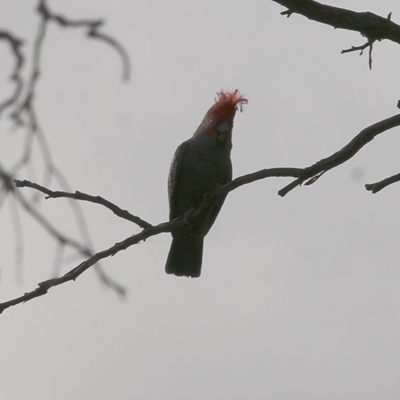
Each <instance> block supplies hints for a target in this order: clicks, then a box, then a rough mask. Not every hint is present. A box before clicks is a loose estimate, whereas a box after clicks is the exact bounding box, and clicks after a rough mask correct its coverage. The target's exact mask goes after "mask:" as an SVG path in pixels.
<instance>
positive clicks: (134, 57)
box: [0, 0, 400, 400]
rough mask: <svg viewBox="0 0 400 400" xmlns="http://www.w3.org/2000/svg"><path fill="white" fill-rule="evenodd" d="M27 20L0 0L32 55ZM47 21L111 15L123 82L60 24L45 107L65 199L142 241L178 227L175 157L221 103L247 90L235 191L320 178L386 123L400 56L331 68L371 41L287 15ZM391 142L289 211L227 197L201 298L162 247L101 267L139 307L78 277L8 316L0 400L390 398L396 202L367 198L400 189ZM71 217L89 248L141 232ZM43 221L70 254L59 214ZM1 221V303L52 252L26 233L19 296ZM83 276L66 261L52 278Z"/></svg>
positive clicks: (384, 52)
mask: <svg viewBox="0 0 400 400" xmlns="http://www.w3.org/2000/svg"><path fill="white" fill-rule="evenodd" d="M329 4H331V5H337V6H342V7H348V8H351V9H354V10H356V11H371V12H374V13H377V14H380V15H383V16H386V15H387V14H388V13H389V12H392V13H393V14H392V19H393V20H394V21H395V22H399V21H400V3H399V2H398V0H385V1H377V0H375V1H373V0H364V1H355V0H354V1H349V0H347V1H330V2H329ZM35 5H36V2H35V1H27V0H24V1H21V0H17V1H15V0H0V27H1V28H6V29H10V30H12V31H13V32H14V33H15V34H16V35H18V36H19V37H23V38H26V39H27V41H26V43H25V47H24V49H25V50H26V51H27V52H28V54H29V51H30V49H31V47H30V46H31V44H32V38H33V37H34V35H35V33H36V30H37V23H38V18H37V16H36V15H35V13H34V8H35ZM49 5H50V7H51V8H52V9H53V10H54V11H57V12H59V13H61V14H65V15H66V16H69V17H71V18H104V19H105V20H106V22H107V23H106V25H105V27H104V31H105V32H107V33H109V34H112V35H113V36H114V37H115V38H117V39H118V40H119V41H120V42H121V43H122V44H123V45H124V46H125V48H126V49H127V51H128V53H129V55H130V58H131V62H132V76H131V80H130V82H129V83H123V82H122V81H121V79H120V78H121V63H120V59H119V58H118V56H117V54H116V53H115V52H114V50H113V49H111V48H110V47H108V46H106V45H105V44H103V43H102V42H100V41H97V40H89V39H86V38H85V37H84V35H83V32H82V31H81V30H71V29H60V28H59V27H56V26H54V25H51V26H50V29H49V30H48V33H47V36H46V42H45V45H44V48H43V59H42V76H41V78H40V83H39V84H38V87H37V95H36V107H37V112H38V115H39V118H40V122H41V125H42V128H43V130H44V132H45V133H46V135H47V139H48V141H49V145H50V148H51V151H52V155H53V157H54V159H55V160H56V163H57V165H58V166H59V167H60V168H61V169H62V170H63V172H64V173H65V175H66V177H67V178H68V181H69V183H70V185H71V187H72V188H73V190H80V191H83V192H87V193H90V194H94V195H101V196H103V197H105V198H107V199H109V200H110V201H113V202H115V203H117V204H118V205H120V206H121V207H122V208H126V209H128V210H129V211H131V212H132V213H133V214H136V215H139V216H141V217H142V218H144V219H146V220H148V221H149V222H151V223H153V224H157V223H160V222H163V221H166V220H167V218H168V203H167V188H166V181H167V175H168V169H169V164H170V161H171V159H172V156H173V153H174V151H175V149H176V147H177V146H178V145H179V144H180V143H181V142H182V141H184V140H186V139H187V138H188V137H190V136H191V135H192V134H193V132H194V130H195V129H196V128H197V126H198V124H199V123H200V121H201V119H202V117H203V115H204V113H205V112H206V111H207V109H208V108H209V107H210V106H211V105H212V103H213V101H214V96H215V93H216V91H218V90H219V89H221V88H224V89H235V88H238V89H239V90H241V91H242V92H244V93H246V95H247V97H248V99H249V104H248V106H246V107H245V111H244V112H243V113H238V114H237V115H236V120H235V128H234V133H233V152H232V161H233V167H234V176H240V175H243V174H246V173H250V172H254V171H256V170H259V169H262V168H268V167H278V166H288V167H289V166H293V167H303V166H307V165H311V164H313V163H314V162H316V161H317V160H319V159H321V158H323V157H326V156H328V155H330V154H332V153H334V152H335V151H337V150H339V149H340V148H341V147H343V146H344V145H345V144H346V143H347V142H349V141H350V140H351V139H352V138H353V137H354V136H355V135H356V134H358V133H359V132H360V131H361V130H362V129H363V128H365V127H367V126H368V125H370V124H372V123H375V122H377V121H380V120H382V119H384V118H387V117H390V116H392V115H394V114H396V113H397V111H398V110H397V109H396V103H397V101H398V99H399V84H398V81H397V80H396V78H397V77H398V70H399V65H400V51H399V48H398V46H397V45H396V44H393V43H390V42H382V43H376V44H375V45H374V52H373V69H372V71H370V70H369V69H368V58H367V55H366V54H365V55H364V56H362V57H359V56H358V54H355V53H351V54H347V55H341V54H340V51H341V50H342V49H345V48H349V47H351V46H352V45H361V44H363V43H364V40H365V38H362V37H361V36H360V35H359V34H357V33H354V32H347V31H341V30H334V29H332V28H330V27H327V26H323V25H320V24H317V23H314V22H311V21H309V20H307V19H306V18H304V17H301V16H298V15H293V16H292V17H291V18H289V19H287V18H285V17H283V16H281V15H280V12H281V11H283V10H284V8H282V7H280V6H279V5H277V4H276V3H274V2H272V1H265V0H248V1H246V2H244V1H239V0H229V1H228V0H217V1H215V0H213V1H211V0H202V1H179V0H171V1H161V0H154V1H153V0H136V1H134V2H128V1H122V0H118V1H117V0H115V1H101V0H96V1H94V0H92V1H89V0H85V1H68V2H66V1H49ZM0 59H1V60H2V61H1V62H0V74H1V75H0V76H1V80H0V93H2V98H3V97H4V93H9V91H10V90H11V89H12V87H13V86H12V83H11V82H9V81H7V80H6V79H7V77H8V76H9V73H10V68H11V66H12V59H11V58H10V53H9V49H8V47H7V46H6V45H5V44H4V43H0ZM28 71H29V70H27V71H26V72H28ZM0 124H1V125H0V128H1V141H2V148H1V149H0V155H1V157H2V160H1V161H2V163H4V164H6V163H7V162H8V163H10V162H11V161H12V158H13V157H16V156H17V155H18V154H19V153H18V150H17V149H19V148H20V147H18V146H19V145H20V143H21V137H20V136H19V135H18V134H15V133H14V134H13V133H12V132H11V133H10V130H9V126H10V123H9V121H8V120H7V119H6V118H2V119H1V121H0ZM398 133H399V130H398V129H394V130H392V131H388V132H386V133H384V134H383V135H381V136H379V137H378V138H377V139H376V140H374V141H373V142H372V143H370V144H369V145H368V146H367V147H366V148H365V149H363V150H362V151H361V152H360V153H359V154H358V155H357V156H356V157H354V158H353V159H352V160H351V161H349V162H348V163H346V164H345V165H343V166H341V167H340V168H337V169H335V170H333V171H331V172H329V173H327V174H325V175H324V176H323V177H322V178H321V179H320V180H319V181H318V182H317V183H315V184H314V185H312V186H309V187H300V188H297V189H296V190H294V191H293V192H291V193H289V194H288V195H287V196H286V197H285V198H280V197H279V196H278V195H277V191H278V190H279V189H280V188H282V187H283V186H285V185H286V184H287V183H289V182H290V180H287V179H268V180H263V181H259V182H257V183H255V184H252V185H248V186H244V187H242V188H240V189H238V190H235V191H234V192H232V193H231V194H230V195H229V196H228V198H227V201H226V203H225V205H224V208H223V209H222V211H221V213H220V216H219V217H218V220H217V222H216V224H215V226H214V227H213V228H212V230H211V232H210V234H209V235H208V236H207V238H206V241H205V251H204V261H203V271H202V276H201V278H200V279H186V278H177V277H173V276H168V275H166V274H165V273H164V264H165V260H166V256H167V253H168V249H169V245H170V242H171V239H170V235H167V234H163V235H159V236H156V237H153V238H150V239H149V240H147V241H146V242H145V243H142V244H140V245H138V246H135V247H131V248H130V249H129V250H127V251H125V252H121V253H119V254H118V255H116V256H115V257H113V258H111V259H107V260H106V261H105V262H104V263H103V267H104V268H106V270H107V272H108V273H109V274H110V275H111V276H112V277H113V278H115V279H116V280H118V281H119V282H121V283H123V284H124V285H125V286H126V287H128V288H129V295H128V297H127V299H126V300H125V301H120V300H119V299H118V298H117V296H116V295H115V294H114V293H113V292H112V291H110V290H107V289H105V288H104V287H103V286H102V285H101V284H100V283H99V281H98V279H97V278H96V275H95V274H94V273H93V271H89V272H87V273H85V274H84V275H82V276H81V277H80V278H79V279H78V280H77V281H76V282H74V283H68V284H65V285H62V286H59V287H57V288H54V289H52V290H51V291H50V292H49V293H48V294H47V295H46V296H43V297H41V298H39V299H36V300H33V301H31V302H28V303H26V304H24V305H19V306H17V307H13V308H10V309H8V310H6V311H5V312H4V314H2V315H1V318H0V332H1V341H0V358H1V362H0V387H1V397H2V398H4V399H7V400H8V399H9V400H14V399H15V400H17V399H22V398H30V399H42V400H47V399H49V400H50V399H75V400H92V399H93V400H94V399H96V400H102V399H104V400H106V399H115V400H120V399H121V400H125V399H141V400H147V399H148V400H153V399H154V400H158V399H160V400H161V399H164V400H180V399H182V400H184V399H191V400H197V399H198V400H200V399H210V400H217V399H218V400H220V399H230V400H236V399H237V400H241V399H271V400H274V399H276V400H281V399H282V400H283V399H284V400H299V399H300V400H303V399H304V400H319V399H324V400H336V399H363V400H366V399H370V400H374V399H380V400H382V399H390V400H392V399H398V398H400V380H399V371H400V361H399V360H400V345H399V337H400V318H399V308H400V295H399V285H400V268H399V254H398V249H399V246H398V238H399V234H400V213H399V201H398V198H399V195H400V185H393V186H392V187H389V188H388V189H386V190H384V191H382V192H381V193H380V194H377V195H372V194H370V193H369V192H367V191H366V190H365V189H364V184H365V183H372V182H375V181H378V180H380V179H383V178H385V177H387V176H390V175H393V174H395V173H398V172H400V164H399V162H398V159H399V157H398V148H399V145H400V139H399V137H398ZM37 163H38V164H40V163H39V159H37ZM38 170H40V166H38ZM20 178H26V176H22V175H21V176H20ZM25 190H28V189H25ZM24 193H26V192H24ZM82 206H83V209H84V211H85V213H86V216H87V222H88V225H89V228H90V231H91V233H92V238H93V241H94V244H95V247H96V249H97V250H103V249H105V248H108V247H110V246H111V245H113V244H114V243H115V242H117V241H121V240H123V239H125V238H126V237H127V236H129V235H131V234H132V233H134V232H136V231H137V229H136V226H132V225H131V224H130V223H129V222H127V221H124V220H120V219H118V218H117V217H115V216H114V215H112V214H111V213H110V212H108V211H107V210H105V209H102V208H101V207H100V206H95V205H90V204H83V205H82ZM39 207H40V210H41V211H42V212H43V213H46V215H49V216H51V217H52V218H54V221H56V222H57V224H58V226H59V227H60V228H62V229H63V231H65V232H67V233H69V234H71V235H77V228H76V226H75V225H74V224H73V221H72V218H71V213H70V210H69V208H68V206H67V203H66V202H65V201H64V200H47V201H45V202H42V203H41V204H40V205H39ZM0 223H1V227H0V241H1V243H3V246H2V254H1V256H0V267H1V286H0V290H1V292H0V300H1V301H5V300H8V299H10V298H13V297H15V296H18V295H20V294H22V293H24V292H26V291H29V290H32V289H33V288H34V287H35V286H36V284H37V283H38V282H40V281H42V280H44V279H47V278H48V277H50V276H51V273H52V266H53V259H54V252H55V244H54V243H53V242H52V241H51V240H49V238H48V237H47V236H46V235H45V234H43V232H42V229H41V228H40V227H37V226H36V225H35V224H33V223H32V220H31V219H29V218H23V227H24V232H25V235H24V239H25V249H24V263H23V281H24V282H23V284H18V283H16V280H15V269H14V259H13V255H14V236H13V233H12V230H11V223H10V218H9V208H8V205H6V207H5V208H3V209H2V210H1V213H0ZM67 255H68V254H67ZM77 262H78V261H76V260H75V261H69V262H65V263H64V264H63V267H62V270H63V272H66V271H68V270H69V269H71V268H72V267H73V266H74V265H76V264H77Z"/></svg>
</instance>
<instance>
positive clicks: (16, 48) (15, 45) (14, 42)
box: [0, 30, 24, 115]
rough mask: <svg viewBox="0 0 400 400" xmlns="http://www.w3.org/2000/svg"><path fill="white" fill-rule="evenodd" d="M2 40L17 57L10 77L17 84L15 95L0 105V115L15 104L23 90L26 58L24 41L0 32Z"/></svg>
mask: <svg viewBox="0 0 400 400" xmlns="http://www.w3.org/2000/svg"><path fill="white" fill-rule="evenodd" d="M0 40H5V41H7V42H8V43H9V44H10V47H11V51H12V53H13V55H14V57H15V67H14V70H13V72H12V74H11V76H10V79H11V80H13V81H14V82H15V90H14V93H13V94H12V95H11V96H10V97H9V98H8V99H7V100H4V101H3V102H2V103H0V115H1V113H2V112H3V111H4V110H5V109H6V108H7V107H9V106H11V105H12V104H14V103H15V102H16V101H17V99H18V97H19V95H20V94H21V91H22V88H23V81H22V77H21V69H22V66H23V64H24V57H23V55H22V52H21V46H22V40H21V39H18V38H16V37H15V36H14V35H13V34H11V33H9V32H6V31H3V30H0Z"/></svg>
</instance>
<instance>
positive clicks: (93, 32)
mask: <svg viewBox="0 0 400 400" xmlns="http://www.w3.org/2000/svg"><path fill="white" fill-rule="evenodd" d="M38 11H39V13H40V14H41V15H42V16H43V19H44V20H45V21H54V22H56V23H57V24H59V25H60V26H62V27H65V28H82V27H83V28H86V29H87V36H88V37H90V38H93V39H99V40H102V41H103V42H105V43H107V44H109V45H110V46H111V47H113V48H114V50H116V51H117V52H118V54H119V55H120V57H121V60H122V67H123V71H122V79H124V80H126V81H127V80H129V75H130V61H129V56H128V53H127V52H126V51H125V49H124V47H123V46H122V45H121V44H120V43H119V42H118V41H117V40H116V39H114V38H113V37H111V36H109V35H107V34H105V33H102V32H99V30H100V28H101V27H102V26H103V25H104V21H103V20H100V19H97V20H72V19H69V18H66V17H64V16H62V15H60V14H55V13H53V12H51V11H50V9H49V7H48V6H47V3H46V0H41V1H40V4H39V8H38Z"/></svg>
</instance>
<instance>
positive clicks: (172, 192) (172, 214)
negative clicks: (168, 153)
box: [168, 139, 190, 220]
mask: <svg viewBox="0 0 400 400" xmlns="http://www.w3.org/2000/svg"><path fill="white" fill-rule="evenodd" d="M189 140H190V139H189ZM189 140H186V141H185V142H183V143H181V144H180V145H179V146H178V148H177V149H176V151H175V154H174V157H173V159H172V162H171V167H170V170H169V176H168V197H169V218H170V220H172V219H174V218H176V217H177V215H176V214H177V212H176V211H177V210H176V209H175V208H176V206H177V204H178V202H177V201H176V198H175V197H176V195H177V188H176V183H177V181H178V179H179V173H180V171H181V165H182V160H183V158H184V157H185V154H186V152H187V149H188V148H189Z"/></svg>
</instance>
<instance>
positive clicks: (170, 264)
mask: <svg viewBox="0 0 400 400" xmlns="http://www.w3.org/2000/svg"><path fill="white" fill-rule="evenodd" d="M202 139H205V140H202ZM212 139H214V140H212ZM231 147H232V145H231V142H230V141H229V142H228V141H224V142H218V140H217V138H216V137H214V138H211V137H208V136H207V137H205V138H204V134H202V133H201V132H196V133H195V134H194V135H193V137H192V138H190V139H189V140H186V141H185V142H183V143H182V144H181V145H180V146H179V147H178V148H177V150H176V152H175V156H174V158H173V160H172V164H171V169H170V174H169V179H168V194H169V204H170V216H169V217H170V220H173V219H175V218H179V217H182V216H183V215H185V213H187V212H191V211H194V210H195V209H196V208H197V207H198V206H199V205H200V204H201V202H202V201H203V199H204V195H205V194H207V193H211V192H213V191H214V190H215V189H216V188H218V187H219V186H221V185H223V184H225V183H227V182H230V181H231V180H232V163H231V159H230V153H231ZM225 197H226V196H224V197H222V198H220V199H218V200H217V201H216V202H215V203H214V204H213V205H212V206H211V207H210V208H209V210H207V212H206V213H204V214H203V216H202V218H201V219H200V220H199V221H197V222H196V223H195V224H192V225H187V226H185V227H183V228H181V229H179V230H176V231H175V232H173V233H172V236H173V239H172V245H171V249H170V252H169V255H168V259H167V264H166V267H165V271H166V272H167V273H168V274H174V275H178V276H190V277H199V276H200V273H201V264H202V258H203V241H204V236H205V235H207V233H208V231H209V230H210V228H211V227H212V225H213V224H214V221H215V219H216V218H217V215H218V213H219V211H220V210H221V207H222V205H223V203H224V200H225Z"/></svg>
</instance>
